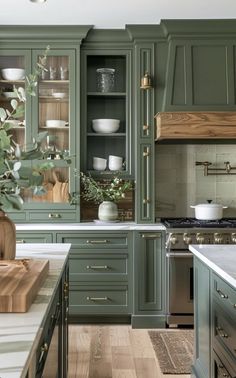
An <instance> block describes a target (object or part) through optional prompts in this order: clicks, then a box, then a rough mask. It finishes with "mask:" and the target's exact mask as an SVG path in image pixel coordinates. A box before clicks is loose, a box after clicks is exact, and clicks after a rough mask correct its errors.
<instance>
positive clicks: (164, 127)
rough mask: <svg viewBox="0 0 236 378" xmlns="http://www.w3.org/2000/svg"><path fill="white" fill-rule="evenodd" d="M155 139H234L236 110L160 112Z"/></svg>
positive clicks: (235, 133) (157, 117)
mask: <svg viewBox="0 0 236 378" xmlns="http://www.w3.org/2000/svg"><path fill="white" fill-rule="evenodd" d="M155 119H156V137H155V140H156V141H159V140H168V139H182V140H184V139H236V112H221V111H219V112H160V113H157V114H156V115H155Z"/></svg>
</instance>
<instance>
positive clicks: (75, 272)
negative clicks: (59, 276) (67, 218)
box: [57, 231, 133, 322]
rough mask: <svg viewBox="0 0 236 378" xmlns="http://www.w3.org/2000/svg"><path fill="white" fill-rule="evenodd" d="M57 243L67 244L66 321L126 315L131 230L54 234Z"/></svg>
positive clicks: (128, 308)
mask: <svg viewBox="0 0 236 378" xmlns="http://www.w3.org/2000/svg"><path fill="white" fill-rule="evenodd" d="M57 242H59V243H71V250H70V256H69V266H70V277H69V282H70V295H69V317H70V322H81V321H82V319H83V321H86V320H87V321H88V319H90V321H93V319H94V321H97V320H98V318H99V317H100V316H103V315H105V316H107V318H110V319H114V317H115V316H117V319H118V321H119V319H120V317H122V316H126V317H127V319H128V317H129V318H130V316H131V313H132V308H133V305H132V277H133V265H132V256H133V244H132V243H133V241H132V232H125V233H124V232H120V231H117V232H116V231H112V232H109V231H104V232H103V231H102V232H98V231H91V232H89V231H84V232H83V231H79V232H78V231H77V232H68V233H60V234H59V233H58V234H57ZM83 317H84V318H83ZM92 318H93V319H92ZM103 318H104V317H103ZM107 318H106V319H107ZM104 319H105V318H104Z"/></svg>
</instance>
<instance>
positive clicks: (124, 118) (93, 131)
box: [81, 47, 134, 177]
mask: <svg viewBox="0 0 236 378" xmlns="http://www.w3.org/2000/svg"><path fill="white" fill-rule="evenodd" d="M131 59H132V58H131V51H130V50H128V49H120V48H119V49H114V48H110V49H105V48H103V47H101V48H99V49H86V48H85V49H83V50H82V62H81V85H82V99H81V100H82V101H81V102H82V114H81V119H82V121H81V133H82V134H81V135H82V136H81V142H82V146H83V148H82V150H83V151H82V165H81V166H82V170H83V171H85V172H89V173H91V174H92V175H93V176H103V177H107V176H109V175H112V174H114V171H120V172H121V174H122V176H123V177H131V176H132V175H133V174H134V172H133V167H132V164H133V159H132V158H131V157H132V119H131ZM94 120H99V121H98V122H100V123H101V127H99V126H98V127H99V129H97V128H96V126H97V125H96V124H95V123H96V122H97V121H96V122H94ZM113 120H117V121H115V123H116V124H117V127H115V128H114V129H110V126H111V124H112V123H113V122H114V121H113ZM104 122H105V123H106V124H104ZM113 130H114V131H113ZM111 156H118V157H119V158H120V159H118V160H119V162H120V163H119V164H118V165H116V164H115V165H113V164H112V158H111ZM94 158H101V159H104V160H102V161H100V162H102V165H101V166H100V165H99V164H97V162H98V159H95V160H94Z"/></svg>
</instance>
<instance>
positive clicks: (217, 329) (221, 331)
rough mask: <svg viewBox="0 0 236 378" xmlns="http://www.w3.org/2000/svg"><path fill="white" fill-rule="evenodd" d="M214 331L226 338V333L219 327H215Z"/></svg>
mask: <svg viewBox="0 0 236 378" xmlns="http://www.w3.org/2000/svg"><path fill="white" fill-rule="evenodd" d="M216 331H217V333H218V334H219V336H220V337H223V338H224V339H227V338H228V337H229V336H228V334H227V333H226V332H225V331H224V330H223V328H221V327H216Z"/></svg>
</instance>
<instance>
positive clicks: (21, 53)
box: [0, 49, 31, 159]
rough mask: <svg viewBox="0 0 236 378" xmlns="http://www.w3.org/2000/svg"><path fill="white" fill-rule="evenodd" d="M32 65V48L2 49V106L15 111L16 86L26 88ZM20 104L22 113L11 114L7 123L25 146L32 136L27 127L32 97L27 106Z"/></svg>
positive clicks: (11, 131) (0, 59) (16, 141)
mask: <svg viewBox="0 0 236 378" xmlns="http://www.w3.org/2000/svg"><path fill="white" fill-rule="evenodd" d="M30 67H31V58H30V50H23V49H19V50H2V49H1V50H0V72H1V77H0V107H3V108H4V109H7V110H8V111H9V112H10V113H14V111H13V108H12V106H11V101H12V100H13V99H16V100H18V97H17V95H16V94H15V92H14V88H17V89H19V88H20V87H22V88H25V75H26V74H29V72H30ZM10 68H16V69H17V71H15V72H13V71H12V70H10ZM19 105H20V106H22V112H21V114H20V115H19V116H18V117H17V118H13V117H11V116H9V119H8V121H7V123H8V125H9V126H10V129H9V134H11V135H12V139H13V140H14V142H15V143H16V144H18V145H19V146H20V147H21V148H24V147H25V146H26V143H27V142H28V141H29V139H30V137H31V132H30V128H27V127H25V126H26V124H27V125H28V124H30V120H31V99H30V98H27V104H26V107H24V106H23V105H24V104H23V103H19ZM16 152H17V151H16V148H15V151H14V150H12V158H13V159H14V158H15V157H16V156H15V153H16Z"/></svg>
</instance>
